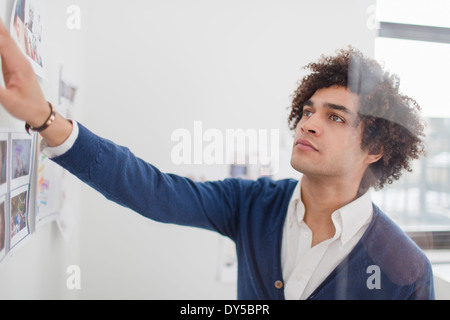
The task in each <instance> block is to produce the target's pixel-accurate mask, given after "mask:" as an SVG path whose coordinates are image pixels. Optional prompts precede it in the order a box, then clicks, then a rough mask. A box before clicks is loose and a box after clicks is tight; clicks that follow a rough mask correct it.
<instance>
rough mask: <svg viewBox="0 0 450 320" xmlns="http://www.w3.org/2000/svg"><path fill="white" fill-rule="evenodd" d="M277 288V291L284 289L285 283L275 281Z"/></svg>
mask: <svg viewBox="0 0 450 320" xmlns="http://www.w3.org/2000/svg"><path fill="white" fill-rule="evenodd" d="M275 288H277V289H281V288H283V281H281V280H277V281H275Z"/></svg>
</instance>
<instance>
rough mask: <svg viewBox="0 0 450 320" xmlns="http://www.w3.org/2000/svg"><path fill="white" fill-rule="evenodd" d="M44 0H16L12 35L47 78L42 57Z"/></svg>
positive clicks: (36, 68)
mask: <svg viewBox="0 0 450 320" xmlns="http://www.w3.org/2000/svg"><path fill="white" fill-rule="evenodd" d="M44 4H45V3H44V1H42V0H16V2H15V5H14V9H13V13H12V17H11V29H10V30H11V35H12V37H13V38H14V39H15V40H16V41H17V43H18V45H19V47H20V48H21V49H22V51H23V52H24V53H25V55H26V56H27V58H28V60H29V61H30V62H31V64H32V66H33V69H34V71H35V72H36V74H37V75H39V76H40V77H42V78H45V77H46V75H45V71H44V61H43V57H42V48H43V46H42V38H43V37H42V31H43V11H44V10H43V9H44Z"/></svg>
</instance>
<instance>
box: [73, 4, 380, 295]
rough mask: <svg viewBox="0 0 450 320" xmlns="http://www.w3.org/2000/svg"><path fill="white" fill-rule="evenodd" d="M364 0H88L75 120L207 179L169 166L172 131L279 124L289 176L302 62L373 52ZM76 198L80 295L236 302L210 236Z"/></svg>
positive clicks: (219, 173)
mask: <svg viewBox="0 0 450 320" xmlns="http://www.w3.org/2000/svg"><path fill="white" fill-rule="evenodd" d="M372 4H374V0H364V1H361V0H352V1H350V0H348V1H333V0H320V1H298V0H295V1H287V0H282V1H261V0H258V1H237V0H228V1H209V0H194V1H182V0H170V1H144V0H128V1H126V2H125V1H117V0H108V1H106V0H104V1H102V2H101V1H99V0H97V1H90V2H89V3H88V4H86V5H84V6H83V8H82V10H83V15H85V16H86V20H87V23H86V24H85V25H83V28H86V32H87V41H88V42H87V47H86V50H87V53H88V55H87V58H86V67H87V69H86V73H85V75H86V77H85V82H84V85H83V87H84V88H83V89H84V90H85V96H84V97H85V99H84V101H85V105H84V119H83V124H84V125H86V126H87V127H89V128H90V129H91V130H93V131H94V132H96V133H98V134H100V135H102V136H104V137H107V138H109V139H111V140H113V141H115V142H117V143H119V144H123V145H126V146H128V147H129V148H130V149H131V150H132V151H134V152H135V154H137V155H138V156H140V157H142V158H143V159H145V160H147V161H149V162H151V163H152V164H154V165H156V166H157V167H159V168H160V169H161V170H163V171H165V172H173V173H179V174H183V175H192V176H194V177H197V178H200V177H202V176H203V177H205V178H207V179H221V178H224V177H225V176H226V174H227V170H228V168H227V167H226V166H203V167H200V166H195V165H185V166H175V165H174V164H173V163H172V161H171V158H170V155H171V149H172V147H173V146H174V144H175V143H173V142H171V140H170V138H171V134H172V132H173V131H174V130H176V129H178V128H186V129H188V130H189V131H190V132H193V122H194V121H195V120H201V121H202V122H203V127H204V129H207V128H217V129H219V130H222V131H223V130H225V129H226V128H230V129H233V128H234V129H237V128H243V129H248V128H253V129H274V128H278V129H280V130H281V133H282V148H283V153H282V155H281V156H282V157H281V158H282V159H281V166H282V168H281V170H280V172H279V175H278V177H285V176H292V175H295V174H294V172H293V171H292V170H290V169H289V145H290V143H291V141H290V140H289V135H288V133H287V131H286V127H287V122H286V116H287V111H286V107H288V106H289V105H290V99H291V97H290V95H291V94H292V93H293V91H294V89H295V87H296V85H297V81H298V80H299V79H300V77H301V76H302V70H301V67H302V66H303V65H305V64H306V63H308V62H310V61H312V60H316V59H317V58H318V57H319V56H320V54H322V53H327V54H328V53H333V52H334V51H335V50H336V49H338V48H342V47H345V46H347V45H348V44H352V45H354V46H356V47H358V48H360V49H361V50H362V51H364V52H366V53H367V54H369V55H372V54H373V45H374V37H375V30H369V28H368V27H367V22H368V19H370V18H371V17H370V16H369V15H370V12H369V13H368V12H367V10H368V8H369V6H370V5H372ZM136 187H138V186H136ZM82 199H83V200H82V221H81V224H82V228H81V239H82V242H81V256H82V289H81V297H82V298H86V299H90V298H150V299H153V298H155V299H168V298H171V299H210V298H211V299H228V298H235V296H236V287H235V285H234V284H222V283H218V282H217V281H216V276H217V267H218V259H219V253H218V249H219V242H220V238H219V236H218V235H216V234H214V233H211V232H208V231H202V230H195V229H192V228H184V227H178V226H170V225H163V224H159V223H155V222H152V221H149V220H145V219H144V218H142V217H140V216H139V215H137V214H134V213H132V212H131V211H129V210H128V209H124V208H122V207H120V206H118V205H116V204H113V203H110V202H108V201H107V200H105V199H104V198H103V197H102V196H101V195H99V194H97V193H96V192H95V191H93V190H91V189H89V188H88V187H84V186H83V187H82Z"/></svg>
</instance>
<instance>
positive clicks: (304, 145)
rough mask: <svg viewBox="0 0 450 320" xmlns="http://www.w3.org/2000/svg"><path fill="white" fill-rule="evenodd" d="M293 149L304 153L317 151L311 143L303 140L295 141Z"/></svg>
mask: <svg viewBox="0 0 450 320" xmlns="http://www.w3.org/2000/svg"><path fill="white" fill-rule="evenodd" d="M295 147H296V148H298V149H300V150H304V151H319V150H317V148H316V147H315V146H314V145H313V144H312V143H311V142H309V141H308V140H305V139H298V140H297V141H295Z"/></svg>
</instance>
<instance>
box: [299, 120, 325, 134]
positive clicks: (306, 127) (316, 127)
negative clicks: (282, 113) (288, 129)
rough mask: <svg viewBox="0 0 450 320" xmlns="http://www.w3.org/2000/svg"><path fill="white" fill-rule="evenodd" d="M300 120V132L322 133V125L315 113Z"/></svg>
mask: <svg viewBox="0 0 450 320" xmlns="http://www.w3.org/2000/svg"><path fill="white" fill-rule="evenodd" d="M302 120H303V121H300V123H299V125H300V131H301V133H307V134H312V135H315V136H319V135H321V134H322V129H321V128H322V125H321V123H320V122H321V121H320V119H319V117H318V116H317V115H312V116H311V117H309V118H307V119H302Z"/></svg>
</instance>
